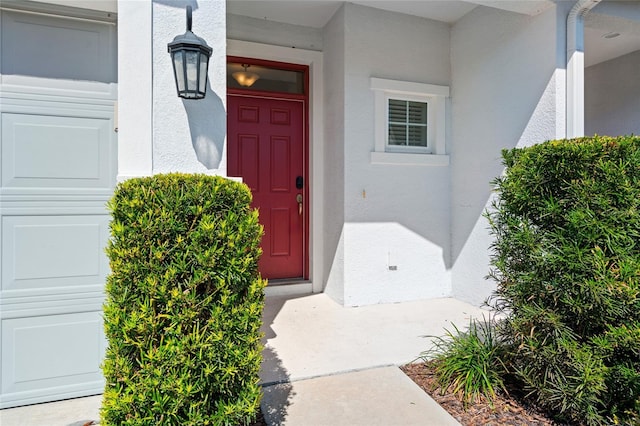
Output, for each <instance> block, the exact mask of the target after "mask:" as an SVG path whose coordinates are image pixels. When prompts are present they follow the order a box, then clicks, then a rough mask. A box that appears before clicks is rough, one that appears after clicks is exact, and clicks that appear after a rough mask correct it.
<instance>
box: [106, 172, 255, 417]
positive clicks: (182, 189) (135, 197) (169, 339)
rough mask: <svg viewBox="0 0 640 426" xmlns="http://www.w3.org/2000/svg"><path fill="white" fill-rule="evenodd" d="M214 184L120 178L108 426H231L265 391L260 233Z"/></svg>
mask: <svg viewBox="0 0 640 426" xmlns="http://www.w3.org/2000/svg"><path fill="white" fill-rule="evenodd" d="M250 202H251V194H250V192H249V190H248V189H247V187H246V186H245V185H243V184H241V183H237V182H233V181H230V180H227V179H224V178H221V177H214V176H204V175H185V174H168V175H156V176H153V177H147V178H137V179H131V180H127V181H125V182H123V183H121V184H119V185H118V187H117V188H116V191H115V195H114V196H113V198H112V200H111V201H110V205H109V207H110V209H111V212H112V222H111V240H110V242H109V245H108V247H107V254H108V256H109V259H110V265H111V275H110V276H109V277H108V279H107V285H106V292H107V300H106V302H105V306H104V323H105V331H106V335H107V338H108V340H109V347H108V349H107V353H106V358H105V361H104V364H103V371H104V375H105V378H106V387H105V393H104V397H103V405H102V411H101V417H102V424H105V425H207V424H211V425H238V424H247V423H248V422H250V421H251V420H252V419H253V418H254V417H255V414H256V412H257V409H258V407H259V402H260V397H261V390H260V387H259V385H258V371H259V368H260V361H261V345H260V331H259V329H260V325H261V321H262V320H261V315H262V309H263V306H264V291H263V289H264V282H263V281H262V280H261V279H260V277H259V275H258V272H257V262H258V258H259V256H260V246H259V245H260V238H261V234H262V228H261V226H260V225H259V224H258V216H257V212H256V211H252V210H251V209H250V208H249V204H250Z"/></svg>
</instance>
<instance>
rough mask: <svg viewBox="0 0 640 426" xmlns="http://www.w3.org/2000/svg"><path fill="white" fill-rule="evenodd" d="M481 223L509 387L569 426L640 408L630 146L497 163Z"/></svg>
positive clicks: (639, 177) (638, 215) (526, 152)
mask: <svg viewBox="0 0 640 426" xmlns="http://www.w3.org/2000/svg"><path fill="white" fill-rule="evenodd" d="M503 159H504V164H505V165H506V167H507V168H506V172H505V174H504V175H503V176H502V177H500V178H498V179H497V180H496V181H495V182H494V183H495V186H496V189H497V193H498V198H497V201H496V202H495V204H494V209H493V211H492V212H491V213H489V214H488V217H489V220H490V224H491V229H492V232H493V234H494V236H495V242H494V244H493V246H492V250H493V256H492V265H493V270H492V273H491V275H492V276H493V277H494V278H495V280H496V281H497V283H498V287H497V292H496V307H498V308H499V309H500V310H504V311H506V312H508V313H509V314H510V315H509V317H508V319H507V320H506V322H505V324H506V326H505V334H506V335H507V337H508V338H509V339H510V341H511V343H512V344H513V359H512V363H513V365H514V367H515V371H516V378H517V380H519V381H520V382H521V384H522V385H523V386H524V387H525V389H526V390H527V391H528V392H529V395H530V396H531V397H533V398H534V399H536V400H537V402H538V403H540V404H541V405H543V406H545V407H547V408H548V409H550V410H551V411H553V412H555V413H556V414H557V415H558V417H560V418H562V419H564V420H567V421H570V422H572V423H586V424H598V423H601V422H607V421H612V420H615V419H620V418H622V419H624V418H625V416H630V417H633V416H634V415H635V416H637V415H638V414H637V413H638V408H639V407H640V296H639V294H640V138H636V137H619V138H607V137H594V138H581V139H575V140H558V141H550V142H546V143H544V144H540V145H536V146H532V147H528V148H520V149H512V150H506V151H504V152H503Z"/></svg>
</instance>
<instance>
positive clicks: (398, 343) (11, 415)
mask: <svg viewBox="0 0 640 426" xmlns="http://www.w3.org/2000/svg"><path fill="white" fill-rule="evenodd" d="M482 313H483V311H482V310H481V309H479V308H476V307H473V306H471V305H468V304H465V303H462V302H460V301H457V300H455V299H434V300H426V301H418V302H405V303H398V304H388V305H373V306H364V307H357V308H344V307H342V306H340V305H338V304H337V303H335V302H334V301H332V300H331V299H330V298H329V297H327V296H325V295H324V294H316V295H310V296H301V297H295V296H290V297H268V298H267V301H266V306H265V312H264V326H263V332H264V333H265V338H264V340H265V350H264V353H263V354H264V361H263V365H262V371H261V373H260V378H261V381H262V384H263V386H264V397H263V401H262V410H263V413H264V414H265V418H266V420H267V422H268V423H269V424H270V425H293V426H298V425H300V426H323V425H331V426H339V425H349V426H355V425H386V426H393V425H398V426H400V425H402V426H404V425H457V424H458V422H456V421H455V419H453V418H452V417H451V416H449V414H448V413H446V412H445V411H444V410H443V409H442V408H441V407H440V406H439V405H438V404H436V403H435V402H434V401H433V400H432V399H431V398H430V397H429V396H428V395H427V394H425V393H424V392H423V391H422V390H421V389H420V388H419V387H418V386H417V385H415V384H414V383H413V382H412V381H411V380H410V379H409V378H408V377H406V376H405V375H404V374H403V373H402V372H401V371H400V370H399V369H398V368H397V366H399V365H402V364H406V363H408V362H411V361H414V360H416V358H417V357H418V355H419V354H420V353H421V352H422V351H424V350H426V349H427V348H428V347H429V345H430V339H429V338H428V337H426V336H433V335H442V334H443V330H444V328H448V329H451V324H452V323H455V324H456V325H457V326H458V327H462V328H464V327H465V326H466V325H467V324H468V323H469V319H470V318H471V317H481V316H482ZM99 406H100V397H99V396H97V397H89V398H79V399H74V400H68V401H60V402H54V403H49V404H39V405H33V406H28V407H19V408H12V409H5V410H1V411H0V425H2V426H31V425H33V426H41V425H47V426H58V425H59V426H68V425H74V426H76V425H82V424H84V423H86V422H87V421H88V420H97V419H98V410H99Z"/></svg>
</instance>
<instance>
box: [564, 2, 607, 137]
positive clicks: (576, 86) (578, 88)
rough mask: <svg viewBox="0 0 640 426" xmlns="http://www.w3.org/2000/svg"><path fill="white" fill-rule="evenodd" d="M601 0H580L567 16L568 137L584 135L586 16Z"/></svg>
mask: <svg viewBox="0 0 640 426" xmlns="http://www.w3.org/2000/svg"><path fill="white" fill-rule="evenodd" d="M600 1H601V0H578V1H577V2H576V3H575V5H574V6H573V8H572V9H571V11H570V12H569V16H568V17H567V138H569V139H571V138H577V137H581V136H584V16H585V15H586V14H587V13H588V12H589V11H590V10H591V9H593V8H594V7H595V6H597V5H598V3H600Z"/></svg>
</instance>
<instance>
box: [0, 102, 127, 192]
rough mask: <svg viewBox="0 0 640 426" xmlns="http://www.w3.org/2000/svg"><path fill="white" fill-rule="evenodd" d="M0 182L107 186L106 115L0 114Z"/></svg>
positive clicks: (108, 125) (109, 153)
mask: <svg viewBox="0 0 640 426" xmlns="http://www.w3.org/2000/svg"><path fill="white" fill-rule="evenodd" d="M1 120H2V165H1V167H2V186H3V187H5V188H16V187H47V188H53V187H55V188H78V187H82V188H109V187H112V181H111V180H112V175H113V173H112V163H111V158H112V157H113V153H112V151H113V149H114V147H112V146H111V134H110V133H111V120H110V119H106V118H105V119H98V118H87V117H69V116H49V115H38V114H12V113H3V114H2V118H1Z"/></svg>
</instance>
